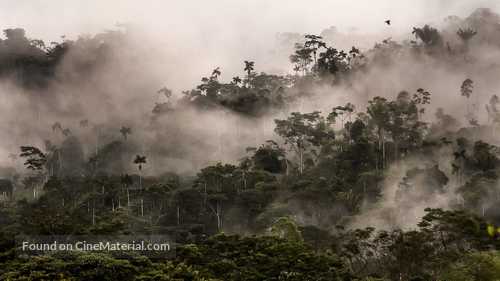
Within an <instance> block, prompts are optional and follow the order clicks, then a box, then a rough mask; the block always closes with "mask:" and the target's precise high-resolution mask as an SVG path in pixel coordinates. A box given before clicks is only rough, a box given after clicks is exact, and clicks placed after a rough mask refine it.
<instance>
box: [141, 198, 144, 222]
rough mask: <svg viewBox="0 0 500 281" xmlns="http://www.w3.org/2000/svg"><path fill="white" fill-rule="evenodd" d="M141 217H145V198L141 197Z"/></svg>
mask: <svg viewBox="0 0 500 281" xmlns="http://www.w3.org/2000/svg"><path fill="white" fill-rule="evenodd" d="M141 217H144V199H143V198H141Z"/></svg>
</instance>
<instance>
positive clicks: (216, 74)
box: [211, 67, 221, 79]
mask: <svg viewBox="0 0 500 281" xmlns="http://www.w3.org/2000/svg"><path fill="white" fill-rule="evenodd" d="M220 75H221V72H220V67H216V68H215V69H214V70H213V71H212V76H211V78H213V79H217V78H219V76H220Z"/></svg>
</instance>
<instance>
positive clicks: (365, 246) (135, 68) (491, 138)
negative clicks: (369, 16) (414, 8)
mask: <svg viewBox="0 0 500 281" xmlns="http://www.w3.org/2000/svg"><path fill="white" fill-rule="evenodd" d="M381 24H386V25H388V26H390V25H391V24H394V22H391V21H387V22H385V23H384V22H382V23H381ZM388 28H389V27H388ZM4 35H5V36H4V37H5V38H4V39H2V40H1V41H0V77H1V83H0V87H1V89H0V90H1V96H0V97H1V98H2V100H4V101H5V102H2V103H0V112H1V113H0V116H1V118H2V119H1V120H2V121H1V122H0V129H1V132H2V141H1V142H0V155H1V156H2V157H3V160H0V163H2V168H1V170H0V175H1V176H2V179H1V180H0V194H1V195H2V197H1V199H2V203H1V204H2V205H1V209H0V212H1V219H0V225H1V226H2V227H1V232H0V234H1V236H0V237H1V239H2V240H1V241H0V246H1V248H0V249H1V252H0V254H1V255H0V260H2V261H3V262H5V263H6V267H5V268H2V269H0V276H1V278H2V279H6V280H48V279H51V280H114V279H117V278H120V280H496V279H495V278H497V276H498V274H499V273H500V256H499V254H498V252H497V249H498V246H499V244H498V241H499V240H498V236H499V233H500V229H499V228H497V226H499V225H500V210H499V208H498V207H497V206H498V205H499V203H500V186H499V182H498V173H499V171H500V160H499V153H500V150H499V148H498V145H499V141H498V139H499V138H498V137H499V135H500V132H498V131H499V127H500V126H499V121H500V118H499V116H500V115H499V114H500V111H499V110H500V109H499V103H500V99H499V98H498V96H497V94H498V93H497V92H498V89H499V88H500V87H499V86H500V85H499V84H500V81H499V79H498V77H499V75H500V61H499V58H500V39H499V38H500V16H499V15H497V14H495V13H494V12H492V11H491V10H489V9H478V10H476V11H475V12H473V13H472V14H471V15H470V16H468V17H466V18H458V17H455V16H450V17H447V18H446V19H445V21H444V23H443V24H442V26H440V27H432V26H430V25H423V26H416V27H415V28H413V29H412V30H409V32H408V34H407V35H398V34H395V35H394V38H396V37H399V38H403V37H404V36H406V37H404V38H407V39H402V40H396V39H392V37H391V38H386V39H383V40H380V42H377V43H376V44H374V46H370V47H356V46H352V47H350V48H348V49H345V50H341V49H339V48H338V47H337V46H336V42H335V41H336V40H335V39H338V38H342V36H344V35H343V34H341V33H340V31H338V30H336V29H335V28H329V29H326V30H324V31H323V32H321V33H320V34H318V35H315V34H305V35H302V34H295V33H280V34H279V35H278V36H277V39H276V42H275V44H274V45H272V46H270V48H273V49H274V50H275V52H276V53H278V54H281V55H282V56H286V57H287V58H288V62H287V65H286V66H284V65H281V64H280V63H278V64H279V65H278V67H283V68H284V69H288V74H283V73H286V72H287V71H283V72H282V73H267V72H263V71H260V70H259V60H258V59H248V58H242V59H241V67H240V68H241V70H240V72H238V73H234V74H230V75H229V77H231V78H228V77H226V76H225V75H224V69H223V68H221V67H217V66H214V67H212V68H208V69H200V70H199V71H200V73H204V75H202V77H201V79H200V81H199V82H198V83H197V85H196V86H195V87H193V89H189V90H185V91H175V90H173V87H171V86H169V85H165V82H164V78H163V77H164V75H167V76H168V75H169V72H174V70H172V69H169V68H168V67H166V69H167V70H166V73H162V68H161V67H162V66H161V65H160V64H161V63H158V62H157V61H156V60H155V55H158V53H156V52H154V51H151V49H155V48H152V47H151V45H150V44H154V42H153V43H152V42H150V41H147V40H145V39H144V38H143V37H141V35H140V34H137V31H134V30H129V29H117V30H114V31H108V32H104V33H101V34H97V35H93V36H82V37H80V38H78V39H76V40H69V39H66V38H62V41H61V42H54V43H50V44H48V43H46V42H43V41H41V40H33V39H29V37H28V35H27V34H26V33H25V31H24V30H23V29H19V28H18V29H7V30H5V31H4ZM282 53H283V54H284V55H283V54H282ZM177 59H178V60H181V61H184V60H185V63H186V64H195V63H196V62H195V61H192V60H191V59H190V58H188V57H182V58H177ZM158 60H159V61H160V62H163V60H162V59H158ZM276 61H279V59H277V60H276ZM175 71H182V69H178V70H175ZM176 75H179V74H176ZM174 87H177V86H176V85H174ZM138 233H141V234H152V235H160V234H168V235H171V237H175V240H176V241H178V242H179V243H180V244H181V245H180V246H179V247H178V248H177V253H176V257H175V258H172V259H171V260H169V261H165V262H152V261H150V260H149V259H147V258H145V257H141V256H140V255H133V254H131V255H130V256H129V257H127V258H126V259H123V258H118V257H114V256H113V255H112V254H97V253H80V254H78V253H66V254H61V253H59V254H54V255H46V256H41V257H38V258H29V259H26V260H23V259H22V258H19V257H14V255H13V251H14V248H15V246H14V244H15V243H14V242H13V237H14V236H15V235H18V234H27V235H64V234H72V235H110V234H117V235H132V234H138ZM96 265H97V268H99V269H98V270H96V271H90V270H89V268H91V267H92V268H93V267H94V266H96ZM74 268H78V270H75V269H74ZM111 268H113V269H111ZM26 276H28V277H26ZM22 277H26V278H27V279H22ZM160 277H161V278H160ZM37 278H38V279H37ZM65 278H67V279H65ZM162 278H163V279H162Z"/></svg>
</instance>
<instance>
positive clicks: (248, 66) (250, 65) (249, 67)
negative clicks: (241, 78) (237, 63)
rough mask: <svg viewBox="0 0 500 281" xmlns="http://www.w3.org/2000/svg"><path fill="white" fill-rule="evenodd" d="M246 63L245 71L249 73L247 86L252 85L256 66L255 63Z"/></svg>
mask: <svg viewBox="0 0 500 281" xmlns="http://www.w3.org/2000/svg"><path fill="white" fill-rule="evenodd" d="M244 63H245V68H244V69H243V70H244V71H246V72H247V86H248V85H249V84H250V77H251V75H252V71H253V70H254V65H255V63H254V62H253V61H247V60H246V61H244Z"/></svg>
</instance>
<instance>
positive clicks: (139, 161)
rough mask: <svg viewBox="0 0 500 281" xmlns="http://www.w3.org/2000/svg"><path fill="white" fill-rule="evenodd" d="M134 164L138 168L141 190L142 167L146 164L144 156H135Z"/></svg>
mask: <svg viewBox="0 0 500 281" xmlns="http://www.w3.org/2000/svg"><path fill="white" fill-rule="evenodd" d="M134 164H136V165H137V168H139V187H140V188H141V189H142V165H143V164H146V156H143V155H139V154H137V155H136V156H135V159H134Z"/></svg>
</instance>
